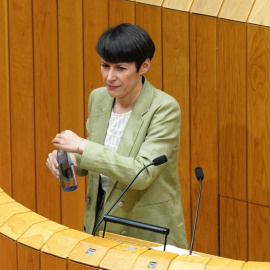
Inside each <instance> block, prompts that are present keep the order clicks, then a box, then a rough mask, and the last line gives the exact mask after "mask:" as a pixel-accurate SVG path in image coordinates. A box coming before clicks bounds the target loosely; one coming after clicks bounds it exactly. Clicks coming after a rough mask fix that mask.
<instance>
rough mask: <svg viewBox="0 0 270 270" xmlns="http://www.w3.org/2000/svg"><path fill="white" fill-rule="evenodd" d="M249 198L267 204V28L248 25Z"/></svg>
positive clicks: (269, 122) (269, 53)
mask: <svg viewBox="0 0 270 270" xmlns="http://www.w3.org/2000/svg"><path fill="white" fill-rule="evenodd" d="M247 42H248V56H247V61H248V66H247V83H248V85H247V86H248V93H247V99H248V125H247V132H248V201H249V202H252V203H256V204H260V205H265V206H268V207H269V206H270V181H269V178H270V168H269V158H270V154H269V153H270V144H269V139H270V132H269V128H268V127H269V126H270V117H269V116H270V96H269V89H270V68H269V67H270V65H269V63H270V45H269V44H270V29H269V28H264V27H260V26H254V25H249V26H248V41H247Z"/></svg>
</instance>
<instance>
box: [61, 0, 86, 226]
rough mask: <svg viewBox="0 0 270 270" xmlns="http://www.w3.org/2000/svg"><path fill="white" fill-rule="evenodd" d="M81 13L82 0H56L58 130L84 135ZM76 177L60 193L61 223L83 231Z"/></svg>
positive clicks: (82, 197) (80, 190) (81, 196)
mask: <svg viewBox="0 0 270 270" xmlns="http://www.w3.org/2000/svg"><path fill="white" fill-rule="evenodd" d="M82 14H83V11H82V0H80V1H72V0H60V1H58V35H59V97H60V131H63V130H66V129H70V130H72V131H74V132H75V133H77V134H78V135H79V136H81V137H84V134H85V133H84V132H85V130H84V126H85V119H84V92H83V41H82V34H83V31H82V22H83V18H82ZM78 180H79V183H78V188H77V189H76V190H75V191H73V192H63V191H62V192H61V195H62V202H61V203H62V223H63V224H64V225H66V226H69V227H72V228H75V229H78V230H82V227H83V217H84V201H85V182H84V181H80V179H78ZM74 201H76V203H74Z"/></svg>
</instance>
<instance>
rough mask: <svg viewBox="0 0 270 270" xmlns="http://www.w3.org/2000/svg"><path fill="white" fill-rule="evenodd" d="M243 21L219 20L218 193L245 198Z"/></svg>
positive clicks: (245, 29)
mask: <svg viewBox="0 0 270 270" xmlns="http://www.w3.org/2000/svg"><path fill="white" fill-rule="evenodd" d="M246 33H247V28H246V25H245V24H242V23H238V22H232V21H227V20H218V57H217V58H218V70H217V76H218V79H217V85H218V91H219V94H218V96H219V102H218V115H219V193H220V195H221V196H225V197H230V198H234V199H238V200H243V201H246V200H247V183H246V179H247V174H246V171H247V165H246V163H247V157H246V155H247V150H246V143H247V139H246V123H247V120H246V118H247V116H246V109H247V108H246V107H247V105H246V104H247V102H246V100H247V98H246V76H247V74H246Z"/></svg>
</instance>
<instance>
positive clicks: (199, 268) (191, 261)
mask: <svg viewBox="0 0 270 270" xmlns="http://www.w3.org/2000/svg"><path fill="white" fill-rule="evenodd" d="M210 260H211V258H208V257H196V256H189V255H181V256H178V257H176V258H175V259H173V260H172V262H171V264H170V267H169V268H168V269H169V270H179V269H185V270H204V269H205V266H206V264H207V263H208V262H209V261H210Z"/></svg>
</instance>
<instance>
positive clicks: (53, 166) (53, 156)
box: [46, 150, 60, 178]
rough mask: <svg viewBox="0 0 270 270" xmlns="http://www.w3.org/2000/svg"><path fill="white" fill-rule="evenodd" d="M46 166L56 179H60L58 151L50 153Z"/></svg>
mask: <svg viewBox="0 0 270 270" xmlns="http://www.w3.org/2000/svg"><path fill="white" fill-rule="evenodd" d="M46 165H47V167H48V168H49V169H50V170H51V172H52V173H53V175H54V176H55V177H56V178H59V175H60V173H59V171H58V167H59V164H58V162H57V150H53V151H52V152H51V153H49V155H48V158H47V161H46Z"/></svg>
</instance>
